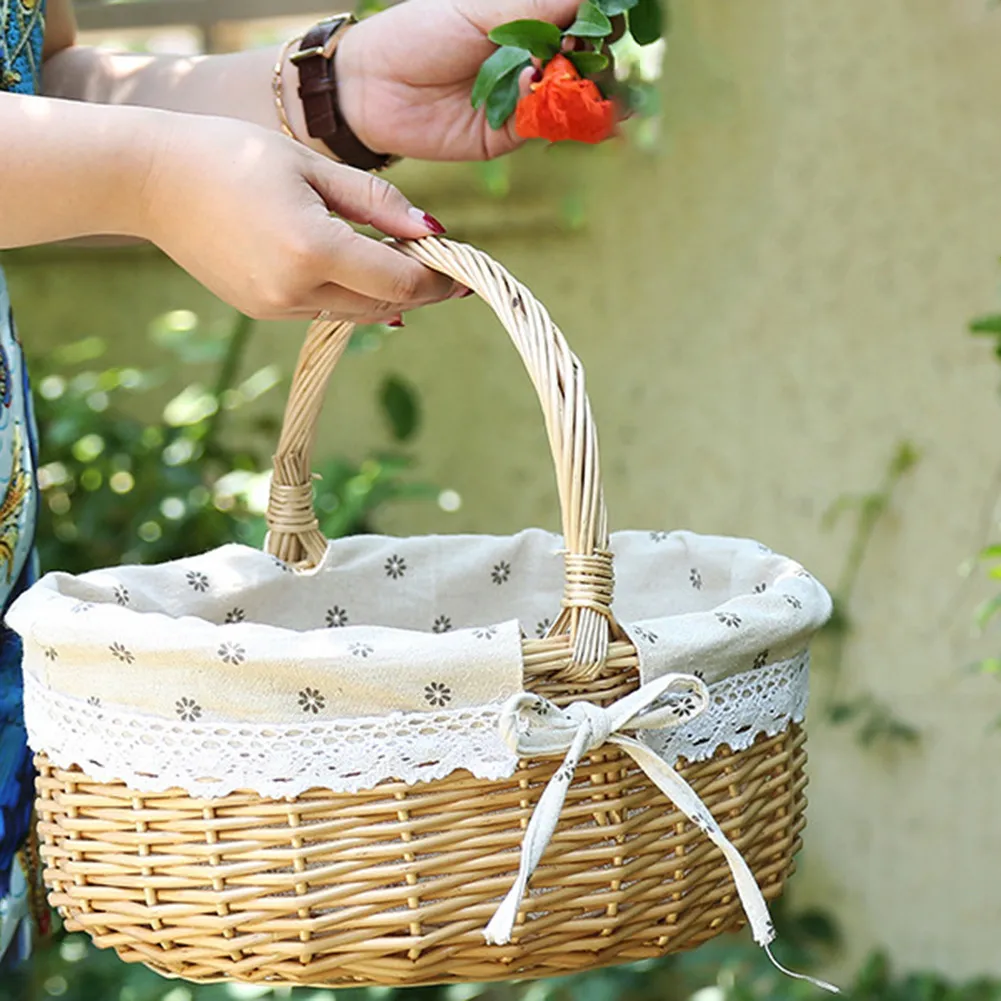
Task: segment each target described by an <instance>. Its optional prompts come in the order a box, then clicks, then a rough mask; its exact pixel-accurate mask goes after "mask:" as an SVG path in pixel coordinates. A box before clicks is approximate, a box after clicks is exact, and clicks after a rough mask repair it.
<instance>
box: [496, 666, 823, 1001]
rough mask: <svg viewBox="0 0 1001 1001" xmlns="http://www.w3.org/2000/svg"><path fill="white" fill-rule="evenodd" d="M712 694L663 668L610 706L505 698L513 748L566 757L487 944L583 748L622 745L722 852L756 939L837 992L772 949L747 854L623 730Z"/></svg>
mask: <svg viewBox="0 0 1001 1001" xmlns="http://www.w3.org/2000/svg"><path fill="white" fill-rule="evenodd" d="M709 699H710V696H709V690H708V688H706V685H705V683H704V682H703V681H702V680H701V679H700V678H697V677H696V676H695V675H691V674H666V675H663V676H662V677H660V678H657V679H655V680H654V681H651V682H648V683H647V684H646V685H644V686H643V687H642V688H639V689H637V690H636V691H635V692H632V693H630V694H629V695H627V696H625V697H624V698H622V699H619V701H618V702H615V703H613V704H612V705H610V706H607V707H603V706H598V705H594V704H593V703H591V702H573V703H571V704H570V705H569V706H567V707H566V708H565V709H560V708H559V707H558V706H557V705H555V704H554V703H552V702H550V701H549V700H548V699H545V698H543V697H542V696H540V695H533V694H531V693H529V692H520V693H518V694H517V695H512V696H511V698H509V699H508V700H507V702H505V703H504V706H503V707H502V709H501V714H500V722H499V726H500V733H501V738H502V739H503V741H504V743H505V744H507V746H508V747H509V748H511V750H512V751H514V752H515V753H516V754H517V755H518V756H519V757H522V758H544V757H555V756H557V755H560V754H562V755H563V756H564V757H563V765H562V767H560V768H559V769H558V770H557V771H556V773H555V774H554V775H553V777H552V778H551V779H550V780H549V782H548V783H547V785H546V788H545V789H544V790H543V792H542V795H541V796H540V797H539V802H538V804H537V805H536V807H535V811H534V812H533V814H532V817H531V820H529V823H528V828H527V829H526V831H525V836H524V839H523V841H522V846H521V862H520V865H519V867H518V877H517V879H515V881H514V885H513V886H512V887H511V889H510V890H509V891H508V894H507V896H506V897H505V898H504V900H503V901H502V902H501V904H500V906H499V907H498V908H497V910H496V911H495V912H494V916H493V917H492V918H491V919H490V923H489V924H488V925H487V927H486V928H485V929H484V932H483V934H484V937H485V938H486V940H487V943H488V944H490V945H506V944H507V943H508V942H510V941H511V935H512V932H513V931H514V923H515V919H516V918H517V916H518V908H519V906H520V905H521V901H522V898H523V897H524V895H525V891H526V890H527V888H528V881H529V880H530V879H531V877H532V873H533V872H534V871H535V868H536V866H537V865H538V864H539V861H540V860H541V858H542V856H543V854H544V853H545V850H546V848H547V847H548V845H549V841H550V839H551V838H552V836H553V832H554V831H555V830H556V825H557V824H558V823H559V818H560V810H561V809H562V807H563V803H564V801H565V800H566V795H567V790H568V789H569V788H570V784H571V783H572V782H573V777H574V773H575V771H576V769H577V765H578V764H579V763H580V759H581V758H582V757H583V756H584V755H585V754H588V753H589V752H591V751H596V750H598V748H600V747H601V746H602V745H603V744H606V743H608V744H613V745H615V746H616V747H621V748H622V749H623V750H624V751H625V752H626V753H627V754H628V755H629V756H630V757H631V758H632V759H633V761H635V762H636V764H637V765H639V767H640V768H642V769H643V771H644V772H645V773H646V775H647V777H648V778H649V779H650V781H651V782H653V783H654V785H656V786H657V788H658V789H660V791H661V792H663V793H664V795H665V796H667V797H668V798H669V799H670V800H671V801H672V802H673V803H674V805H675V806H676V807H677V808H678V809H679V810H680V811H681V812H682V813H683V814H684V815H685V816H686V817H688V819H689V820H690V821H691V822H692V823H693V824H695V826H696V827H698V828H699V830H700V831H702V832H703V833H704V834H705V835H706V837H707V838H709V840H710V841H712V843H713V844H714V845H716V847H717V848H719V850H720V851H721V852H722V853H723V857H724V858H725V859H726V862H727V865H729V867H730V872H731V874H732V875H733V880H734V883H735V884H736V887H737V896H738V897H739V898H740V903H741V906H742V907H743V908H744V913H745V914H746V915H747V920H748V923H749V924H750V926H751V932H752V935H753V936H754V941H755V942H757V943H758V944H759V945H760V946H762V947H763V948H764V949H765V951H766V952H767V953H768V956H769V958H770V959H771V961H772V962H773V963H774V964H775V966H777V967H778V968H779V969H780V970H782V972H783V973H786V974H788V975H789V976H791V977H796V978H797V979H800V980H808V981H809V982H810V983H813V984H815V985H816V986H818V987H821V988H823V989H824V990H827V991H830V992H831V993H833V994H837V993H839V991H838V989H837V988H836V987H834V986H833V985H831V984H828V983H824V982H823V981H819V980H814V979H813V978H812V977H805V976H803V975H802V974H798V973H793V972H791V971H790V970H787V969H785V968H784V967H783V966H781V965H780V964H779V963H778V962H777V961H776V959H775V957H774V956H773V955H772V953H771V950H770V949H769V946H770V944H771V943H772V942H773V941H774V939H775V927H774V925H773V924H772V920H771V918H770V916H769V914H768V906H767V904H766V903H765V898H764V897H763V896H762V894H761V890H760V889H759V888H758V884H757V883H756V882H755V879H754V875H753V874H752V873H751V869H750V867H749V866H748V864H747V863H746V862H745V861H744V858H743V856H742V855H741V854H740V852H739V851H737V849H736V848H735V847H734V846H733V845H732V844H731V843H730V840H729V839H728V838H727V836H726V835H725V834H724V833H723V830H722V828H721V827H720V826H719V824H718V823H717V822H716V819H715V818H714V817H713V815H712V814H711V813H710V812H709V810H708V808H707V807H706V806H705V804H704V803H703V802H702V800H701V799H699V796H698V794H697V793H696V792H695V790H694V789H692V787H691V786H690V785H689V784H688V783H687V782H686V781H685V780H684V779H683V778H682V777H681V776H680V775H679V774H678V773H677V772H676V771H675V770H674V769H673V768H672V767H671V766H670V765H669V764H668V763H667V762H666V761H664V760H663V758H661V757H659V756H658V755H657V754H656V753H655V752H654V751H653V750H652V749H651V748H650V747H648V746H647V745H646V744H644V743H642V742H641V741H640V740H637V739H636V738H635V737H630V736H628V735H627V734H625V733H623V732H622V731H623V730H662V729H665V728H667V727H672V726H677V725H678V724H679V723H683V722H685V721H687V720H690V719H693V718H694V717H696V716H698V715H700V714H701V713H703V712H705V710H706V709H707V708H708V707H709Z"/></svg>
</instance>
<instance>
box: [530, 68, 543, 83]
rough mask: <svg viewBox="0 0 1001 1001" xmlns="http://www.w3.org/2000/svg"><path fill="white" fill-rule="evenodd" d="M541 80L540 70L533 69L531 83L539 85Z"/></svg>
mask: <svg viewBox="0 0 1001 1001" xmlns="http://www.w3.org/2000/svg"><path fill="white" fill-rule="evenodd" d="M541 80H542V70H540V69H539V67H538V66H536V67H535V70H534V72H533V73H532V83H539V82H540V81H541Z"/></svg>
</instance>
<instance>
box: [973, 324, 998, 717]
mask: <svg viewBox="0 0 1001 1001" xmlns="http://www.w3.org/2000/svg"><path fill="white" fill-rule="evenodd" d="M969 331H970V333H971V334H975V335H977V336H979V337H987V338H989V339H992V340H993V341H994V355H995V357H996V358H997V360H998V361H999V362H1001V313H987V314H985V315H983V316H978V317H977V318H976V319H974V320H972V321H971V322H970V324H969ZM978 560H979V562H981V563H983V564H985V565H986V567H987V576H988V577H989V578H990V579H991V580H994V581H998V580H1001V543H992V544H991V545H988V546H985V547H984V548H983V549H981V550H980V552H979V553H978ZM999 615H1001V593H998V594H994V595H993V596H992V597H990V598H988V599H987V600H986V601H985V602H983V603H982V604H981V606H980V607H979V608H978V609H977V611H976V624H977V628H978V629H980V630H981V631H984V630H986V629H988V628H989V627H990V626H991V625H992V624H993V623H994V622H995V621H996V620H997V619H998V617H999ZM972 667H973V670H974V671H976V672H977V673H979V674H988V675H991V676H993V677H995V678H998V679H1001V656H995V657H985V658H984V659H983V660H979V661H977V662H976V663H975V664H973V665H972ZM994 726H995V728H996V729H998V730H1001V715H999V716H998V717H997V718H996V719H995V721H994Z"/></svg>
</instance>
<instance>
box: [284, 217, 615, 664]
mask: <svg viewBox="0 0 1001 1001" xmlns="http://www.w3.org/2000/svg"><path fill="white" fill-rule="evenodd" d="M396 246H397V247H398V249H399V250H400V251H402V252H403V253H405V254H407V255H408V256H410V257H413V258H415V259H416V260H418V261H420V262H421V263H422V264H425V265H426V266H427V267H429V268H433V269H434V270H436V271H440V272H442V273H443V274H446V275H449V276H450V277H452V278H454V279H456V281H459V282H461V283H462V284H464V285H466V286H468V287H469V288H471V289H473V290H474V291H475V292H477V293H478V294H479V295H480V296H481V297H482V298H483V299H484V301H486V302H487V304H488V305H489V306H490V307H491V308H492V309H493V311H494V312H495V313H496V314H497V317H498V318H499V319H500V321H501V323H503V324H504V327H505V329H506V330H507V332H508V333H509V334H510V336H511V339H512V340H513V341H514V344H515V347H516V348H517V349H518V353H519V354H520V355H521V358H522V361H523V362H524V363H525V367H526V368H527V369H528V374H529V377H530V378H531V380H532V385H533V386H534V387H535V391H536V393H537V394H538V397H539V401H540V402H541V404H542V412H543V415H544V417H545V423H546V431H547V433H548V435H549V446H550V449H551V451H552V455H553V461H554V463H555V467H556V480H557V485H558V488H559V497H560V509H561V512H562V516H563V538H564V543H565V545H566V551H565V553H564V596H563V610H562V612H561V614H560V616H559V617H558V618H557V620H556V622H555V623H554V624H553V627H552V629H551V630H550V635H558V634H562V633H569V635H570V637H571V662H570V665H569V666H568V667H567V668H566V669H565V670H564V672H563V674H564V676H565V677H566V678H567V679H568V680H571V681H586V680H589V679H591V678H593V677H595V676H596V675H597V673H598V672H599V671H600V670H601V667H602V665H603V664H604V662H605V659H606V657H607V654H608V643H609V639H610V638H611V637H613V636H614V637H616V638H618V637H621V636H622V633H621V630H620V629H619V627H618V626H617V624H616V623H615V620H614V618H613V616H612V613H611V603H612V590H613V573H612V555H611V553H610V552H609V550H608V519H607V514H606V511H605V500H604V495H603V492H602V487H601V472H600V468H599V463H598V439H597V434H596V432H595V427H594V420H593V419H592V416H591V406H590V403H589V402H588V399H587V393H586V391H585V387H584V369H583V367H582V366H581V363H580V361H579V359H578V358H577V357H576V355H574V353H573V352H572V351H571V350H570V347H569V346H568V344H567V342H566V340H565V339H564V337H563V334H562V333H560V331H559V328H557V326H556V325H555V324H554V323H553V321H552V320H551V319H550V317H549V314H548V313H547V312H546V310H545V308H544V307H543V306H542V304H541V303H540V302H539V301H538V300H537V299H536V298H535V297H534V296H533V295H532V293H531V292H530V291H529V290H528V289H527V288H526V287H525V286H524V285H522V284H521V283H520V282H518V281H517V280H515V279H514V278H513V277H512V276H511V275H510V274H509V273H508V272H507V271H506V270H505V269H504V268H502V267H501V266H500V265H499V264H497V262H496V261H494V260H492V259H491V258H490V257H489V256H488V255H486V254H484V253H483V252H482V251H480V250H476V249H475V248H473V247H470V246H467V245H465V244H460V243H453V242H452V241H450V240H441V239H438V238H435V237H428V238H426V239H422V240H417V241H399V242H398V243H397V244H396ZM352 330H353V325H352V324H350V323H344V322H335V321H331V320H325V319H322V318H321V319H319V320H315V321H314V322H313V323H312V324H311V326H310V328H309V332H308V333H307V335H306V343H305V345H304V346H303V349H302V353H301V354H300V356H299V362H298V365H297V366H296V371H295V375H294V376H293V379H292V388H291V391H290V395H289V401H288V405H287V407H286V410H285V418H284V422H283V425H282V433H281V437H280V439H279V443H278V452H277V454H276V455H275V457H274V476H273V478H272V484H271V496H270V499H269V502H268V512H267V520H268V528H269V529H270V532H269V535H268V540H267V542H266V546H267V549H268V551H269V552H270V553H272V554H274V555H275V556H277V557H279V558H280V559H282V560H285V561H286V562H289V563H293V564H299V565H307V566H313V565H315V564H316V563H318V562H319V561H320V560H321V559H322V557H323V555H324V553H325V552H326V549H327V540H326V538H325V537H324V536H323V533H322V532H321V531H320V527H319V522H318V521H317V519H316V515H315V513H314V511H313V489H312V479H313V476H312V472H311V470H310V459H311V456H312V452H313V442H314V439H315V437H316V427H317V418H318V416H319V412H320V408H321V406H322V402H323V394H324V389H325V387H326V384H327V380H328V378H329V376H330V373H331V371H332V370H333V368H334V365H336V364H337V361H338V359H339V358H340V356H341V354H342V353H343V352H344V348H345V347H346V346H347V342H348V339H349V338H350V336H351V332H352Z"/></svg>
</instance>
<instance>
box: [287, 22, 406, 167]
mask: <svg viewBox="0 0 1001 1001" xmlns="http://www.w3.org/2000/svg"><path fill="white" fill-rule="evenodd" d="M356 23H357V21H356V19H355V17H354V15H353V14H337V15H335V16H334V17H328V18H325V19H324V20H322V21H319V22H317V23H316V24H314V25H313V27H312V28H310V29H309V31H307V32H306V34H305V35H304V36H303V39H302V42H301V43H300V45H299V48H298V50H296V51H295V52H294V53H292V55H291V57H290V61H291V62H292V63H293V64H294V65H295V67H296V69H297V70H298V71H299V97H300V99H301V100H302V108H303V112H304V114H305V117H306V131H307V132H308V133H309V134H310V135H311V136H312V137H313V138H314V139H319V140H320V141H321V142H322V143H323V144H324V145H325V146H326V147H327V148H328V149H329V150H330V152H331V153H333V154H334V156H335V157H336V158H337V159H338V160H340V161H341V163H346V164H348V165H349V166H351V167H357V168H358V169H359V170H385V168H386V167H388V166H390V164H393V163H395V162H396V161H397V160H399V159H400V157H396V156H391V155H390V154H388V153H376V152H374V151H373V150H370V149H369V148H368V147H367V146H366V145H365V144H364V143H363V142H362V141H361V140H360V139H359V138H358V137H357V136H356V135H355V134H354V132H352V131H351V126H350V125H348V123H347V122H346V121H345V120H344V115H343V114H342V113H341V107H340V101H339V97H338V93H337V74H336V72H335V70H334V53H335V52H336V49H337V43H338V42H339V41H340V40H341V38H342V37H343V35H344V33H345V32H346V31H347V30H348V28H350V27H351V25H353V24H356Z"/></svg>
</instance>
